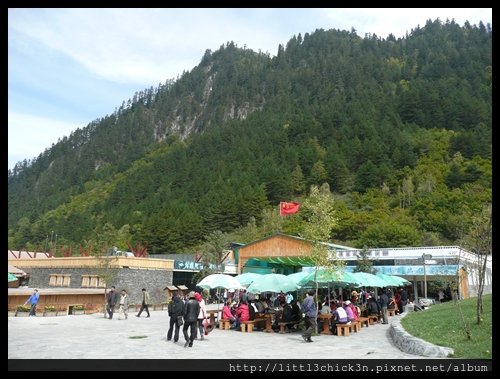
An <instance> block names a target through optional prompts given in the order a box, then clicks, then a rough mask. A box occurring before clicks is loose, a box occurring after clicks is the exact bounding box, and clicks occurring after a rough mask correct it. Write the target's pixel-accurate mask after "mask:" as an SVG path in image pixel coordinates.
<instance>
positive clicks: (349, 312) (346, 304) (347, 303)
mask: <svg viewBox="0 0 500 379" xmlns="http://www.w3.org/2000/svg"><path fill="white" fill-rule="evenodd" d="M350 305H351V301H350V300H346V301H344V304H343V305H342V306H343V308H344V310H345V312H346V313H347V318H348V319H349V321H354V320H355V318H354V313H353V312H352V308H351V307H350Z"/></svg>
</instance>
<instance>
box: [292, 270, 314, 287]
mask: <svg viewBox="0 0 500 379" xmlns="http://www.w3.org/2000/svg"><path fill="white" fill-rule="evenodd" d="M307 275H309V273H308V272H306V271H301V272H295V273H293V274H290V275H287V277H288V278H290V279H292V280H293V281H294V282H295V283H297V284H298V283H299V281H300V280H301V279H303V278H305V277H306V276H307Z"/></svg>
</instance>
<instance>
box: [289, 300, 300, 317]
mask: <svg viewBox="0 0 500 379" xmlns="http://www.w3.org/2000/svg"><path fill="white" fill-rule="evenodd" d="M290 305H291V307H292V314H291V316H290V319H291V320H292V321H300V319H301V318H302V314H301V312H300V307H299V304H298V302H297V300H292V303H291V304H290Z"/></svg>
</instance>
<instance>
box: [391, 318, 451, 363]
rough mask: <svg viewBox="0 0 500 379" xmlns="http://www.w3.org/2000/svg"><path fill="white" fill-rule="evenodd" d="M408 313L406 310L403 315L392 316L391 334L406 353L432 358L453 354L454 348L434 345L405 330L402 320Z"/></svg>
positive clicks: (395, 342)
mask: <svg viewBox="0 0 500 379" xmlns="http://www.w3.org/2000/svg"><path fill="white" fill-rule="evenodd" d="M407 314H408V313H407V312H404V313H403V314H402V315H401V316H397V317H391V325H390V328H389V335H390V336H391V338H392V340H393V341H394V344H395V345H396V346H397V347H398V348H399V349H401V350H402V351H404V352H405V353H409V354H415V355H422V356H424V357H431V358H446V357H448V356H450V355H451V354H453V349H451V348H449V347H442V346H436V345H433V344H431V343H430V342H427V341H424V340H423V339H420V338H417V337H415V336H413V335H411V334H410V333H408V332H407V331H406V330H404V328H403V326H402V325H401V321H400V320H401V319H402V318H403V317H405V316H406V315H407Z"/></svg>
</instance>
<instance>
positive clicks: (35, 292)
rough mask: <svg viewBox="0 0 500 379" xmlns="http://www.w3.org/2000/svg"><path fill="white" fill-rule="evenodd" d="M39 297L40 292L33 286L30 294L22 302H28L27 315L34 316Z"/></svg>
mask: <svg viewBox="0 0 500 379" xmlns="http://www.w3.org/2000/svg"><path fill="white" fill-rule="evenodd" d="M39 299H40V294H39V293H38V288H35V289H34V290H33V293H32V294H31V296H30V297H29V298H28V300H26V302H25V303H24V305H26V304H28V303H30V305H31V309H30V313H29V315H28V316H36V306H37V304H38V300H39Z"/></svg>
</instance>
